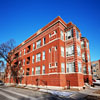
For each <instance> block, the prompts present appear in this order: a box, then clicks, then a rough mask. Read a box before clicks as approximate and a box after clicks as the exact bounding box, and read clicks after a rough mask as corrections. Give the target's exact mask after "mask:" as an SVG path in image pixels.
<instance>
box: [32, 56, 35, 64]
mask: <svg viewBox="0 0 100 100" xmlns="http://www.w3.org/2000/svg"><path fill="white" fill-rule="evenodd" d="M34 62H35V57H34V55H33V56H32V63H34Z"/></svg>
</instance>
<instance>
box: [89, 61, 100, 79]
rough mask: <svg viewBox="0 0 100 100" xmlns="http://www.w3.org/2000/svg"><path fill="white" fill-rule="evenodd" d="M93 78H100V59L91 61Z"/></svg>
mask: <svg viewBox="0 0 100 100" xmlns="http://www.w3.org/2000/svg"><path fill="white" fill-rule="evenodd" d="M91 64H92V77H93V79H98V78H100V60H98V61H93V62H91Z"/></svg>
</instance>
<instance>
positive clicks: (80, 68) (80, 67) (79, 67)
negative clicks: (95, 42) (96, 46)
mask: <svg viewBox="0 0 100 100" xmlns="http://www.w3.org/2000/svg"><path fill="white" fill-rule="evenodd" d="M78 72H82V66H81V63H80V62H78Z"/></svg>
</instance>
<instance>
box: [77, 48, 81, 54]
mask: <svg viewBox="0 0 100 100" xmlns="http://www.w3.org/2000/svg"><path fill="white" fill-rule="evenodd" d="M77 55H78V56H80V55H81V50H80V46H77Z"/></svg>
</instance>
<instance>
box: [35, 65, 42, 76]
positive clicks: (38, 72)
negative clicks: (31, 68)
mask: <svg viewBox="0 0 100 100" xmlns="http://www.w3.org/2000/svg"><path fill="white" fill-rule="evenodd" d="M40 70H41V69H40V66H37V67H36V71H35V74H36V75H40Z"/></svg>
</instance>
